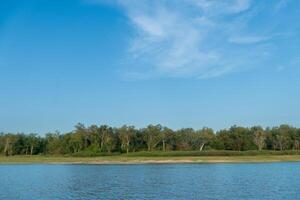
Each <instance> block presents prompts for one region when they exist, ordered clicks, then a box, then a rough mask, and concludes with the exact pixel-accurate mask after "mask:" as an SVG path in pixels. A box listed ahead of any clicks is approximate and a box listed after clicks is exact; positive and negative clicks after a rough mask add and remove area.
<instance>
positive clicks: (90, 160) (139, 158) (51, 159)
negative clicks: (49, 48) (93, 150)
mask: <svg viewBox="0 0 300 200" xmlns="http://www.w3.org/2000/svg"><path fill="white" fill-rule="evenodd" d="M290 161H299V162H300V154H299V152H296V151H288V152H274V151H264V152H257V151H247V152H234V151H220V152H218V151H207V152H137V153H130V154H128V155H127V154H121V155H120V154H119V155H102V156H94V157H78V156H76V157H74V156H8V157H6V156H0V164H9V163H52V164H55V163H61V164H68V163H69V164H80V163H82V164H114V163H116V164H118V163H120V164H134V163H141V164H143V163H243V162H290Z"/></svg>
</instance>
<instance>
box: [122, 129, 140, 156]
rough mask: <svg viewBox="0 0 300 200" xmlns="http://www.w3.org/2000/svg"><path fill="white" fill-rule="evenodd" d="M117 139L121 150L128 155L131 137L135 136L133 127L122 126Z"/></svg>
mask: <svg viewBox="0 0 300 200" xmlns="http://www.w3.org/2000/svg"><path fill="white" fill-rule="evenodd" d="M118 131H119V139H120V140H121V149H122V150H126V153H127V154H128V153H129V149H130V144H131V141H132V138H133V136H134V135H135V132H136V131H135V128H134V126H126V125H124V126H122V127H121V128H120V129H119V130H118Z"/></svg>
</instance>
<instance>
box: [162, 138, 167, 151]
mask: <svg viewBox="0 0 300 200" xmlns="http://www.w3.org/2000/svg"><path fill="white" fill-rule="evenodd" d="M162 142H163V151H166V143H165V140H163V141H162Z"/></svg>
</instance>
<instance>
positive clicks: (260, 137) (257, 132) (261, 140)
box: [253, 127, 266, 151]
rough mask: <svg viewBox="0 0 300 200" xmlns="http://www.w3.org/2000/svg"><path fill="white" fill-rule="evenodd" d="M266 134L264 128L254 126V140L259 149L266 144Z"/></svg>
mask: <svg viewBox="0 0 300 200" xmlns="http://www.w3.org/2000/svg"><path fill="white" fill-rule="evenodd" d="M265 140H266V134H265V132H264V131H263V129H262V128H260V127H258V128H254V134H253V141H254V143H255V145H256V146H257V149H258V150H259V151H261V150H262V149H263V147H264V146H265Z"/></svg>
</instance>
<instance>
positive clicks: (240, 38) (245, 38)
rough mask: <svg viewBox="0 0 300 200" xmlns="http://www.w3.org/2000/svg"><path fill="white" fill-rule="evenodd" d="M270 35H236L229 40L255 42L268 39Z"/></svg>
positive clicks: (239, 42) (237, 42)
mask: <svg viewBox="0 0 300 200" xmlns="http://www.w3.org/2000/svg"><path fill="white" fill-rule="evenodd" d="M268 39H269V37H266V36H236V37H231V38H229V42H232V43H236V44H253V43H259V42H264V41H267V40H268Z"/></svg>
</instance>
